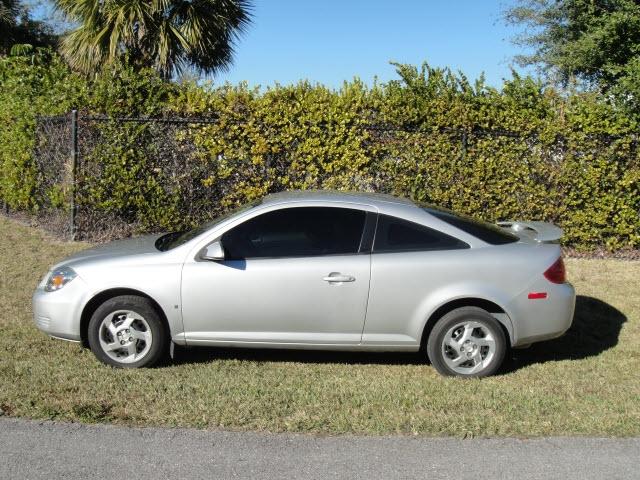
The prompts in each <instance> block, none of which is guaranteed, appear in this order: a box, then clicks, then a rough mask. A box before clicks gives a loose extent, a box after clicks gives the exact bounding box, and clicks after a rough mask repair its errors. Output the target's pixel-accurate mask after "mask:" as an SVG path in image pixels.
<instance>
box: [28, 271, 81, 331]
mask: <svg viewBox="0 0 640 480" xmlns="http://www.w3.org/2000/svg"><path fill="white" fill-rule="evenodd" d="M86 293H87V288H86V284H85V283H84V281H83V280H82V279H81V278H80V277H76V278H75V279H73V281H71V282H69V284H68V285H66V286H65V287H64V288H62V289H60V290H58V291H55V292H45V290H44V288H43V286H42V285H39V286H38V288H37V289H36V291H35V292H34V293H33V297H32V306H33V321H34V323H35V325H36V327H38V329H40V330H42V331H43V332H44V333H46V334H47V335H50V336H52V337H56V338H61V339H63V340H71V341H79V340H80V315H81V313H82V305H83V299H84V298H85V296H86Z"/></svg>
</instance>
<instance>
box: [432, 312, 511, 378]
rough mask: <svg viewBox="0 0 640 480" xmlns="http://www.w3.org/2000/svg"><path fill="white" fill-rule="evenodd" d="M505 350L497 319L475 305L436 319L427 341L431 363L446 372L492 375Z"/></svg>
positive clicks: (454, 374)
mask: <svg viewBox="0 0 640 480" xmlns="http://www.w3.org/2000/svg"><path fill="white" fill-rule="evenodd" d="M506 351H507V340H506V336H505V334H504V332H503V330H502V327H501V326H500V324H499V323H498V320H496V319H495V317H493V315H491V314H490V313H489V312H487V311H486V310H483V309H481V308H478V307H462V308H457V309H455V310H452V311H451V312H449V313H447V314H446V315H444V316H443V317H442V318H441V319H440V320H438V321H437V322H436V324H435V325H434V327H433V329H432V330H431V333H430V335H429V339H428V341H427V353H428V355H429V359H430V360H431V364H432V365H433V366H434V367H435V368H436V370H437V371H438V372H439V373H441V374H442V375H447V376H458V377H486V376H488V375H493V374H494V373H495V372H496V371H497V370H498V368H500V366H501V365H502V362H503V360H504V357H505V354H506Z"/></svg>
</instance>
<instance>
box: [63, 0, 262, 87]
mask: <svg viewBox="0 0 640 480" xmlns="http://www.w3.org/2000/svg"><path fill="white" fill-rule="evenodd" d="M54 4H55V6H56V8H57V9H58V10H60V11H62V12H63V13H64V14H65V15H66V16H67V17H68V18H69V20H71V21H72V22H75V23H76V24H77V25H78V27H77V28H76V29H75V30H72V31H71V32H69V33H68V34H67V35H66V36H65V37H64V38H63V40H62V45H61V50H62V53H63V55H64V56H65V57H66V58H67V61H68V62H69V64H70V65H71V67H72V68H74V69H76V70H79V71H81V72H83V73H86V74H89V73H92V72H95V71H96V70H97V69H99V68H100V67H101V66H103V65H105V64H108V63H111V62H113V61H115V60H117V59H119V58H123V57H126V58H127V60H128V61H129V62H130V63H132V64H133V65H135V66H138V67H153V68H155V69H156V70H157V71H158V72H159V73H160V74H161V75H162V76H163V77H164V78H165V79H169V78H172V77H173V76H175V75H179V74H181V73H183V72H185V71H186V70H194V71H197V72H199V73H203V74H206V75H210V74H214V73H216V72H218V71H220V70H225V69H226V68H228V67H229V65H230V64H231V61H232V57H233V46H234V43H235V41H236V40H237V39H238V37H239V35H240V34H241V33H242V32H244V30H245V29H246V27H247V26H248V25H249V23H250V22H251V14H250V10H251V8H252V5H251V1H250V0H191V1H189V0H182V1H180V0H54Z"/></svg>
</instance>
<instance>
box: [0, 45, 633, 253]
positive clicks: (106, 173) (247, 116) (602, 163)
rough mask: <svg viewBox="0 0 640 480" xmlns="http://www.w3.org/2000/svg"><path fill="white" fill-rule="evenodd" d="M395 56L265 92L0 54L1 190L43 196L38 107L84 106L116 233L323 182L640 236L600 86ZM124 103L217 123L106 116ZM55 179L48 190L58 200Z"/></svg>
mask: <svg viewBox="0 0 640 480" xmlns="http://www.w3.org/2000/svg"><path fill="white" fill-rule="evenodd" d="M397 67H398V73H399V76H400V79H399V80H395V81H391V82H389V83H387V84H384V85H378V84H376V85H374V86H373V87H367V86H366V85H364V84H362V83H361V82H359V81H353V82H346V83H345V84H344V85H343V86H342V88H340V89H339V90H330V89H327V88H325V87H323V86H321V85H313V84H310V83H308V82H300V83H298V84H296V85H290V86H276V87H273V88H269V89H266V90H264V91H262V90H259V89H251V88H248V87H247V86H246V85H244V84H240V85H236V86H232V85H224V86H221V87H213V86H211V85H201V84H195V83H188V82H187V83H182V84H175V83H173V84H170V83H165V82H163V81H162V80H161V79H160V78H159V77H158V76H157V75H155V74H154V73H153V72H152V71H145V72H142V73H141V74H135V73H134V72H133V71H132V70H130V69H128V68H127V67H126V66H123V65H120V66H115V67H114V68H113V69H112V70H109V71H107V72H105V73H103V74H101V75H100V76H98V77H97V78H95V79H93V80H92V81H86V80H83V79H80V78H78V77H75V76H74V75H72V74H70V73H69V72H68V71H67V70H66V68H65V67H64V66H63V65H62V64H61V63H60V61H59V60H58V59H57V58H56V57H55V56H51V55H49V54H47V56H46V58H45V57H44V56H43V57H38V58H37V59H35V60H34V59H27V58H5V59H0V82H1V83H2V87H3V88H2V91H1V92H0V101H2V100H3V99H4V100H6V102H2V106H1V107H0V122H2V124H0V138H2V139H5V141H3V142H2V143H1V144H0V155H1V156H0V159H2V164H1V168H2V170H0V172H1V177H0V197H1V198H2V199H3V200H4V201H5V202H7V203H8V204H9V205H10V206H11V207H12V208H21V209H37V208H38V206H39V205H41V204H42V202H41V201H40V200H39V197H38V195H37V194H36V193H35V192H38V182H39V179H38V177H37V176H36V175H35V172H34V168H33V161H32V154H31V152H32V149H33V145H34V134H33V126H34V122H35V117H36V115H37V114H44V113H46V114H51V113H62V112H64V111H66V110H67V109H68V108H69V107H70V106H71V105H81V106H83V107H84V108H83V110H82V115H81V119H83V118H84V119H86V121H84V123H82V122H81V132H82V131H85V133H86V134H87V135H89V134H90V136H91V138H92V140H91V142H88V143H87V144H86V145H85V146H84V147H83V149H82V151H81V158H82V165H83V169H82V171H81V173H80V175H79V177H78V178H79V183H80V190H79V195H78V202H79V204H80V206H79V208H80V213H81V214H83V215H84V217H82V215H81V217H82V218H84V222H85V223H84V224H82V225H81V227H82V228H83V229H84V233H85V234H86V235H91V234H95V233H96V231H98V230H100V229H104V228H105V227H107V226H111V227H113V226H114V225H115V226H117V232H113V231H112V232H111V233H109V234H110V235H116V236H122V235H126V234H129V233H132V232H134V233H135V232H143V231H153V230H171V229H182V228H187V227H189V226H191V225H193V224H196V223H200V222H202V221H204V220H207V219H208V218H211V217H212V216H215V215H217V214H220V213H222V212H224V211H227V210H229V209H230V208H233V207H235V206H237V205H239V204H241V203H244V202H246V201H249V200H252V199H255V198H258V197H260V196H262V195H265V194H267V193H271V192H276V191H280V190H286V189H308V188H324V189H326V188H331V189H354V190H376V191H383V192H388V193H393V194H397V195H403V196H408V197H412V198H414V199H416V200H420V201H428V202H433V203H436V204H439V205H442V206H445V207H449V208H452V209H454V210H456V211H459V212H461V213H467V214H470V215H472V216H476V217H480V218H484V219H486V220H489V221H495V220H499V219H541V220H547V221H552V222H555V223H558V224H560V225H561V226H563V227H564V228H565V238H564V241H565V242H566V244H568V245H573V246H576V247H580V248H594V247H598V246H605V247H607V248H609V249H617V248H625V247H638V246H639V245H640V216H639V212H640V191H639V187H638V185H639V182H638V180H639V176H640V167H639V166H638V162H637V156H638V154H637V145H636V140H635V136H634V133H633V132H634V130H635V128H636V125H635V124H634V123H633V121H632V120H630V119H629V118H627V117H626V116H625V115H624V114H623V113H621V112H619V111H617V110H615V109H614V108H613V107H611V106H610V105H608V104H607V102H606V101H605V100H604V99H602V98H600V97H598V96H597V95H595V94H591V93H575V94H573V95H571V96H567V97H565V96H561V95H559V94H558V93H557V92H555V91H554V90H552V89H545V88H543V86H542V85H540V84H539V83H537V82H536V81H534V80H532V79H530V78H521V77H519V76H517V75H515V74H514V77H513V79H511V80H508V81H505V83H504V85H503V86H502V88H501V89H500V90H497V89H494V88H490V87H488V86H486V85H485V84H484V81H483V80H482V79H479V80H478V81H476V82H475V83H473V84H471V83H470V82H469V81H468V80H467V79H466V78H465V77H464V76H462V75H455V74H452V73H451V72H450V71H448V70H447V69H433V68H431V67H429V66H427V65H425V66H423V67H422V69H418V68H415V67H411V66H405V65H398V66H397ZM22 77H25V78H26V79H31V80H29V81H28V82H26V80H22ZM25 82H26V83H28V86H25V85H23V84H24V83H25ZM7 87H11V88H7ZM51 99H56V101H55V104H52V101H51ZM8 105H13V106H14V107H15V108H11V107H10V106H8ZM17 112H20V115H19V116H20V117H21V118H20V120H19V121H18V122H17V123H16V122H13V123H12V122H11V121H10V120H11V119H13V116H15V114H16V113H17ZM92 114H93V115H95V114H108V115H110V116H111V117H112V118H113V119H114V120H111V121H93V122H92V121H90V120H89V116H90V115H92ZM131 116H151V117H156V118H168V119H170V118H175V117H180V118H185V117H186V118H190V117H207V118H211V119H215V121H211V122H208V123H202V122H200V123H198V122H195V121H194V122H192V123H180V124H177V123H170V122H169V123H166V122H127V121H121V120H117V119H116V118H117V117H131ZM81 139H82V137H81ZM54 187H55V188H51V189H49V190H48V191H47V192H46V196H47V197H48V198H49V199H50V200H49V201H50V203H52V202H53V201H54V200H55V202H57V203H58V204H59V203H60V202H61V201H62V200H61V198H63V199H64V195H63V194H61V188H60V186H59V185H54ZM62 191H64V188H63V189H62ZM67 198H68V197H67Z"/></svg>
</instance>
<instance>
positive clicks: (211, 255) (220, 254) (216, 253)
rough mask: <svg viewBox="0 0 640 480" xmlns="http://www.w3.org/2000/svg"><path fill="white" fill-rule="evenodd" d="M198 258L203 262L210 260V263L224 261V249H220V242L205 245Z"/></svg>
mask: <svg viewBox="0 0 640 480" xmlns="http://www.w3.org/2000/svg"><path fill="white" fill-rule="evenodd" d="M200 258H202V259H203V260H211V261H212V262H219V261H220V260H224V249H223V248H222V244H221V243H220V242H213V243H211V244H209V245H207V246H206V247H205V248H204V250H203V251H202V254H201V255H200Z"/></svg>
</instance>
